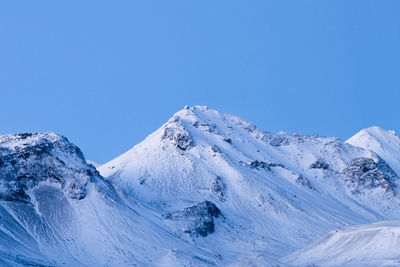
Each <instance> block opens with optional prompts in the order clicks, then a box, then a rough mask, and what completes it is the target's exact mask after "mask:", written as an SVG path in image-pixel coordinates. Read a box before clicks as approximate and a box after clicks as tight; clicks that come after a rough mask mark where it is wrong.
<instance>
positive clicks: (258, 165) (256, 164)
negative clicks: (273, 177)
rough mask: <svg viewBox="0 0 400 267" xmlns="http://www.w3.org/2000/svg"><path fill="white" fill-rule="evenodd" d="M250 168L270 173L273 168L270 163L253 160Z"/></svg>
mask: <svg viewBox="0 0 400 267" xmlns="http://www.w3.org/2000/svg"><path fill="white" fill-rule="evenodd" d="M248 166H249V168H251V169H256V170H259V171H260V170H264V171H270V170H271V168H270V166H269V164H268V163H266V162H264V161H260V160H253V161H252V162H250V163H249V164H248Z"/></svg>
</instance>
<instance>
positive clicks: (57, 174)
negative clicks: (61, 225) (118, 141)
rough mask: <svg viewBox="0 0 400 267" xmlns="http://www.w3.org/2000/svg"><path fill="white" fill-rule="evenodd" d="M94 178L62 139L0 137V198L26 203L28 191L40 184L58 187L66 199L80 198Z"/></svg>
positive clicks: (80, 156) (49, 136)
mask: <svg viewBox="0 0 400 267" xmlns="http://www.w3.org/2000/svg"><path fill="white" fill-rule="evenodd" d="M66 163H67V164H68V166H67V165H66ZM96 176H99V173H98V172H97V171H96V169H95V168H94V167H93V166H91V165H88V164H86V161H85V158H84V156H83V154H82V152H81V151H80V149H79V148H78V147H76V146H75V145H73V144H71V143H69V141H68V140H67V139H66V138H65V137H62V136H58V135H55V134H53V133H45V134H18V135H6V136H2V137H0V199H3V200H7V201H14V202H23V203H28V202H29V201H30V197H29V192H30V190H31V189H34V188H35V187H37V186H38V185H39V184H40V183H42V182H49V183H54V184H58V185H59V186H60V187H61V188H62V189H63V191H64V193H65V194H66V195H67V196H68V197H70V198H72V199H82V198H84V197H85V196H86V184H87V183H88V182H89V181H90V179H91V178H93V177H96Z"/></svg>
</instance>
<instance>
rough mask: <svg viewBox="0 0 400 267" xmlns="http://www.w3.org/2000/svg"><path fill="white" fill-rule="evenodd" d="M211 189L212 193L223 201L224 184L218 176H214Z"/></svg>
mask: <svg viewBox="0 0 400 267" xmlns="http://www.w3.org/2000/svg"><path fill="white" fill-rule="evenodd" d="M211 190H212V192H213V193H215V194H217V195H218V196H219V199H220V200H221V201H225V199H224V196H225V184H224V182H223V181H222V178H221V177H219V176H216V177H215V179H214V181H213V183H212V186H211Z"/></svg>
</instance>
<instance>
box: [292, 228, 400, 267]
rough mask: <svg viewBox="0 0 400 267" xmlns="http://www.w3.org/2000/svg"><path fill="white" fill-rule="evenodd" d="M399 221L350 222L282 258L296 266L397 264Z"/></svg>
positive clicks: (399, 233) (399, 256)
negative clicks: (347, 225)
mask: <svg viewBox="0 0 400 267" xmlns="http://www.w3.org/2000/svg"><path fill="white" fill-rule="evenodd" d="M399 251H400V221H384V222H378V223H372V224H366V225H360V226H349V227H345V228H343V229H338V230H335V231H332V232H330V233H329V234H328V235H326V236H325V237H323V238H322V239H320V240H318V241H317V242H315V243H313V244H311V245H310V246H308V247H307V248H305V249H302V250H300V251H298V252H296V253H294V254H292V255H290V256H287V257H286V258H285V262H286V263H288V264H293V265H295V266H307V265H308V266H311V265H312V264H314V266H366V267H367V266H371V267H372V266H400V254H399Z"/></svg>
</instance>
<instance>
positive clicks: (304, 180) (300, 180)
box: [296, 175, 315, 190]
mask: <svg viewBox="0 0 400 267" xmlns="http://www.w3.org/2000/svg"><path fill="white" fill-rule="evenodd" d="M296 183H298V184H301V185H302V186H305V187H307V188H308V189H311V190H315V188H314V187H313V186H312V184H311V182H310V180H308V179H307V178H305V177H304V176H302V175H299V177H297V179H296Z"/></svg>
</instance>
